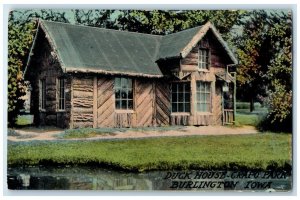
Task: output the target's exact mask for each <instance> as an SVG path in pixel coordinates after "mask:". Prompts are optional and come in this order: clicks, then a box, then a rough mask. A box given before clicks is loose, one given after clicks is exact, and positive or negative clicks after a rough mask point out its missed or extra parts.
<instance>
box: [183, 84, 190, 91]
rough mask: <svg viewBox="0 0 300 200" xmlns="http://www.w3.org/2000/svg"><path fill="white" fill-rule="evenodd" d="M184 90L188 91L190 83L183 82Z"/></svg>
mask: <svg viewBox="0 0 300 200" xmlns="http://www.w3.org/2000/svg"><path fill="white" fill-rule="evenodd" d="M184 91H185V92H189V91H190V84H188V83H186V84H184Z"/></svg>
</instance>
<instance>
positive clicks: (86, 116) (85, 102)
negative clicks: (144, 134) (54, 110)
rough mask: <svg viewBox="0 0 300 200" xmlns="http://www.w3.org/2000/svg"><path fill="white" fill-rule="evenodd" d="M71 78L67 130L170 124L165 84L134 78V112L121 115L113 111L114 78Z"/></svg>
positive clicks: (168, 90) (168, 92) (119, 111)
mask: <svg viewBox="0 0 300 200" xmlns="http://www.w3.org/2000/svg"><path fill="white" fill-rule="evenodd" d="M72 77H73V79H72V95H73V96H72V99H73V101H72V117H71V124H72V125H71V128H79V127H145V126H156V125H157V126H166V125H169V123H170V87H169V85H168V83H167V82H166V81H157V80H155V79H144V78H134V79H133V87H134V88H133V92H134V104H133V105H134V109H133V110H130V111H125V110H116V109H115V94H114V77H112V76H102V75H98V76H95V75H94V76H84V75H81V76H78V75H74V74H73V75H72ZM95 84H96V86H95ZM95 89H96V91H95ZM94 95H96V98H94ZM95 120H96V121H95Z"/></svg>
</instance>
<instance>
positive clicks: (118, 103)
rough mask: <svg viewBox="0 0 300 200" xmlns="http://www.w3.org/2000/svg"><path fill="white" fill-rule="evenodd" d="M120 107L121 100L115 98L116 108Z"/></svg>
mask: <svg viewBox="0 0 300 200" xmlns="http://www.w3.org/2000/svg"><path fill="white" fill-rule="evenodd" d="M120 108H121V101H120V100H116V109H120Z"/></svg>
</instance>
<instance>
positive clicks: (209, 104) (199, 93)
mask: <svg viewBox="0 0 300 200" xmlns="http://www.w3.org/2000/svg"><path fill="white" fill-rule="evenodd" d="M198 83H200V86H201V84H204V91H201V87H200V88H199V86H198ZM207 85H208V86H207ZM202 87H203V86H202ZM207 88H208V90H207ZM203 94H205V96H204V101H202V100H201V96H202V95H203ZM207 95H209V98H207V97H206V96H207ZM198 96H199V98H198ZM207 99H209V100H207ZM201 104H203V105H205V106H204V107H205V108H206V109H205V110H201ZM199 105H200V106H199ZM199 107H200V109H199ZM196 111H197V112H199V113H211V112H212V82H209V81H196Z"/></svg>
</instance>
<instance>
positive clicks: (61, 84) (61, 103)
mask: <svg viewBox="0 0 300 200" xmlns="http://www.w3.org/2000/svg"><path fill="white" fill-rule="evenodd" d="M64 109H65V79H63V78H59V79H58V110H64Z"/></svg>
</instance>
